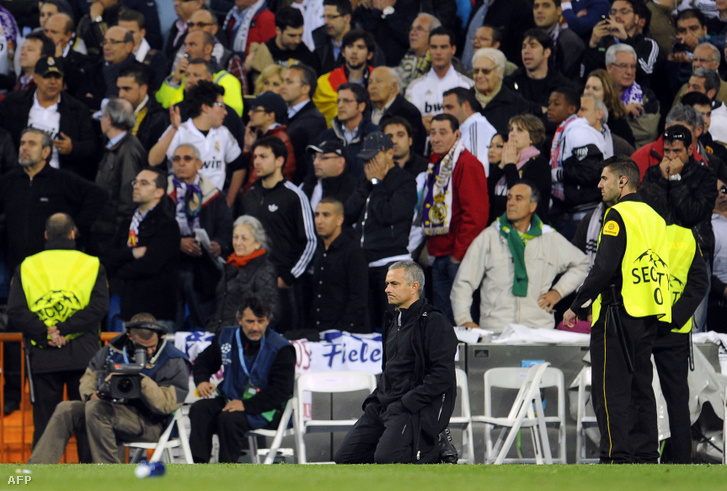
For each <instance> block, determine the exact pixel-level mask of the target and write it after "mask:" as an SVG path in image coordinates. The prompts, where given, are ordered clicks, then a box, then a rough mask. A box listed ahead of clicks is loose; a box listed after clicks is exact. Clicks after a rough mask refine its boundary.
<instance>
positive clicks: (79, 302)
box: [20, 249, 99, 339]
mask: <svg viewBox="0 0 727 491" xmlns="http://www.w3.org/2000/svg"><path fill="white" fill-rule="evenodd" d="M98 271H99V260H98V258H97V257H93V256H89V255H87V254H84V253H82V252H79V251H74V250H67V249H51V250H47V251H43V252H40V253H38V254H35V255H33V256H30V257H28V258H26V259H25V261H23V263H22V264H21V266H20V278H21V282H22V285H23V291H24V292H25V298H26V300H27V302H28V308H29V309H30V311H31V312H35V313H36V314H37V315H38V317H39V318H40V319H41V320H42V321H43V323H44V324H45V325H46V326H48V327H50V326H55V325H57V324H58V323H60V322H63V321H65V320H66V319H68V318H69V317H71V316H72V315H73V314H74V313H76V312H77V311H79V310H83V309H84V308H86V306H87V305H88V304H89V302H90V301H91V293H92V291H93V287H94V285H95V284H96V278H98ZM79 335H81V333H78V334H70V335H68V336H66V338H68V339H73V338H75V337H78V336H79Z"/></svg>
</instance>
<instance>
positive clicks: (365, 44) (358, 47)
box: [313, 29, 375, 126]
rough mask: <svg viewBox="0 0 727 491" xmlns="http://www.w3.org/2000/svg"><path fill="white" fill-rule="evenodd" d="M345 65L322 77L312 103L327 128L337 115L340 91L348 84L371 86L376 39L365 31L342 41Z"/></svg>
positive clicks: (350, 35)
mask: <svg viewBox="0 0 727 491" xmlns="http://www.w3.org/2000/svg"><path fill="white" fill-rule="evenodd" d="M342 44H343V48H342V50H341V51H342V54H341V56H342V57H343V65H342V66H339V67H338V68H336V69H334V70H332V71H331V72H328V73H326V74H324V75H321V76H320V77H319V78H318V87H317V88H316V92H315V94H313V103H314V104H315V105H316V107H317V108H318V110H319V111H320V112H322V113H323V115H324V116H325V117H326V122H327V123H328V126H330V125H331V122H332V121H333V118H335V117H336V115H337V114H338V106H337V99H338V88H339V87H340V86H341V85H343V84H345V83H358V84H361V85H363V86H364V87H366V86H368V80H369V75H370V74H371V70H373V67H371V66H369V65H368V64H369V62H370V61H371V59H372V58H373V57H374V49H375V47H374V38H373V36H371V34H369V33H368V32H366V31H362V30H360V29H354V30H352V31H349V32H348V34H346V35H345V36H344V37H343V41H342Z"/></svg>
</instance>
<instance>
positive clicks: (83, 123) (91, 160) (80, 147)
mask: <svg viewBox="0 0 727 491" xmlns="http://www.w3.org/2000/svg"><path fill="white" fill-rule="evenodd" d="M60 98H61V100H60V102H59V103H58V112H59V113H60V115H61V121H60V132H61V133H64V134H66V135H68V137H69V138H70V139H71V141H72V142H73V150H71V153H69V154H68V155H60V154H59V155H58V161H59V163H60V167H61V169H65V170H69V171H72V172H75V173H76V174H80V175H82V176H84V177H86V178H87V179H90V180H93V178H94V177H96V162H97V161H96V134H95V132H94V131H93V126H92V125H91V115H90V113H89V112H88V108H87V107H86V106H85V105H84V104H83V103H81V102H80V101H78V99H76V98H74V97H73V96H71V95H70V94H69V93H68V92H66V91H65V90H64V91H61V94H60ZM34 100H35V90H21V91H16V92H11V93H9V94H8V95H7V96H5V99H4V100H3V101H2V102H0V115H2V117H0V126H2V127H3V128H5V129H6V130H8V131H9V132H10V135H11V136H12V137H13V141H14V142H19V141H20V134H21V133H22V132H23V130H24V129H25V128H26V127H27V126H28V115H29V114H30V109H31V108H32V107H33V102H34ZM58 136H59V135H53V138H58Z"/></svg>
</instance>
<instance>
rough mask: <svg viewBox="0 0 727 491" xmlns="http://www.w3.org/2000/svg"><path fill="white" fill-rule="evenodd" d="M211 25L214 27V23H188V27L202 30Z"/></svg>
mask: <svg viewBox="0 0 727 491" xmlns="http://www.w3.org/2000/svg"><path fill="white" fill-rule="evenodd" d="M211 25H213V23H212V22H192V21H190V22H187V27H199V28H200V29H201V28H203V27H207V26H211Z"/></svg>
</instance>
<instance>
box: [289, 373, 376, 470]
mask: <svg viewBox="0 0 727 491" xmlns="http://www.w3.org/2000/svg"><path fill="white" fill-rule="evenodd" d="M375 388H376V377H374V376H373V375H372V374H371V373H368V372H353V371H352V372H320V373H304V374H302V375H301V376H300V377H298V380H297V381H296V384H295V401H296V402H295V411H294V413H295V415H294V421H295V438H296V458H297V461H298V463H299V464H306V463H308V461H307V459H306V451H305V435H306V433H332V432H337V431H348V430H349V429H350V428H351V427H352V426H353V425H354V424H355V423H356V421H357V420H355V419H345V420H329V419H309V420H306V419H305V418H304V416H305V410H304V407H303V405H304V401H305V399H304V397H303V394H304V393H305V392H311V393H325V394H335V393H343V392H356V391H363V390H368V391H369V393H370V392H373V390H374V389H375ZM310 415H311V416H312V411H311V412H310Z"/></svg>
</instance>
